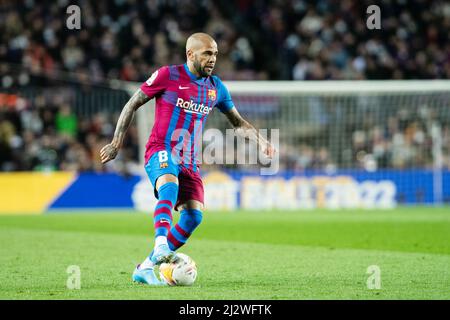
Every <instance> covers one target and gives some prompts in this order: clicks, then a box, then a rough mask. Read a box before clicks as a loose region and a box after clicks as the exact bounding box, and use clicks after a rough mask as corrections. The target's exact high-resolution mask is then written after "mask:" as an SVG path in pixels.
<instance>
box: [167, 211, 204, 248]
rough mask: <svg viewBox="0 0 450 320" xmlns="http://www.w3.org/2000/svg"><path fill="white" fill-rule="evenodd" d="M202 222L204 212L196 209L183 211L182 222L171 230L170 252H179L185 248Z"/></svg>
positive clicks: (168, 239) (168, 237)
mask: <svg viewBox="0 0 450 320" xmlns="http://www.w3.org/2000/svg"><path fill="white" fill-rule="evenodd" d="M201 222H202V212H201V211H200V210H196V209H184V210H182V211H181V215H180V220H179V221H178V223H177V224H176V225H175V226H173V227H172V229H170V232H169V234H168V236H167V242H168V244H169V248H170V250H173V251H175V250H177V249H178V248H180V247H181V246H183V245H184V244H185V243H186V241H187V239H188V238H189V237H190V236H191V234H192V232H194V230H195V228H197V226H198V225H199V224H200V223H201Z"/></svg>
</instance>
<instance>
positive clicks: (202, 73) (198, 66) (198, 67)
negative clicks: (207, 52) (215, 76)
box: [194, 60, 212, 77]
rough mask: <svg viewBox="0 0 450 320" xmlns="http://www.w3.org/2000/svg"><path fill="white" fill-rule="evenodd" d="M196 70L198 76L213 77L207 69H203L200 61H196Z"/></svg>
mask: <svg viewBox="0 0 450 320" xmlns="http://www.w3.org/2000/svg"><path fill="white" fill-rule="evenodd" d="M194 68H195V71H197V72H198V74H199V75H200V76H202V77H208V76H210V75H211V73H208V72H207V71H206V70H205V68H203V67H202V65H201V64H200V61H198V60H194ZM211 72H212V71H211Z"/></svg>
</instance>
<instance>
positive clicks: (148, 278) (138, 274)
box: [132, 264, 165, 286]
mask: <svg viewBox="0 0 450 320" xmlns="http://www.w3.org/2000/svg"><path fill="white" fill-rule="evenodd" d="M139 267H140V264H139V265H138V266H137V267H136V269H134V272H133V277H132V279H133V281H134V282H139V283H144V284H148V285H151V286H163V285H165V283H164V282H162V281H161V280H159V279H158V278H157V277H156V275H155V270H154V268H146V269H139Z"/></svg>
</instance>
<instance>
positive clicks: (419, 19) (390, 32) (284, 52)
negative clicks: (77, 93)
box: [0, 0, 450, 86]
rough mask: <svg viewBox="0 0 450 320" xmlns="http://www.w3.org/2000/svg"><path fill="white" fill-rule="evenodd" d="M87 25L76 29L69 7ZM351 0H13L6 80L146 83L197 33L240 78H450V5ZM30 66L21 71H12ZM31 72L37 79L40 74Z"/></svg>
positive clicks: (179, 57)
mask: <svg viewBox="0 0 450 320" xmlns="http://www.w3.org/2000/svg"><path fill="white" fill-rule="evenodd" d="M72 4H78V5H79V7H80V9H81V29H80V30H68V29H67V27H66V19H67V18H68V17H69V14H67V13H66V9H67V7H68V6H69V5H72ZM372 4H373V1H371V0H363V1H351V0H344V1H338V0H317V1H312V0H311V1H306V0H278V1H276V0H272V1H252V0H233V1H230V0H227V1H225V0H222V1H211V0H202V1H188V0H147V1H137V0H108V1H107V0H97V1H87V0H84V1H83V0H80V1H67V0H58V1H46V0H43V1H36V0H23V1H12V0H9V1H8V0H5V1H2V3H1V4H0V61H1V62H0V70H1V71H2V72H1V74H2V75H3V78H2V79H1V80H2V84H3V86H12V85H13V84H15V83H16V82H17V83H18V84H27V83H28V82H29V81H30V78H32V76H36V75H41V74H43V75H48V76H55V75H58V74H59V73H63V74H64V73H67V74H70V75H73V76H74V77H76V78H78V80H80V81H90V82H94V83H95V82H102V81H104V80H105V79H122V80H133V81H142V80H145V79H146V78H147V77H148V75H149V74H151V72H152V71H153V70H155V69H156V68H157V67H159V66H161V65H166V64H177V63H183V62H184V60H185V52H184V46H185V41H186V38H187V36H188V35H189V34H191V33H192V32H195V31H200V30H201V31H204V32H207V33H210V34H211V35H212V36H213V37H215V39H216V40H217V42H218V47H219V51H220V56H219V59H218V63H217V68H216V72H217V74H219V75H220V76H221V77H222V78H223V79H226V80H227V79H232V80H245V79H248V80H255V79H270V80H282V79H284V80H289V79H294V80H304V79H306V80H321V79H436V78H449V77H450V41H449V32H448V30H450V4H449V3H448V1H444V0H436V1H426V0H408V1H406V0H395V1H394V0H393V1H382V2H381V3H380V4H379V7H380V10H381V30H370V29H368V28H367V25H366V21H367V18H368V16H369V14H367V12H366V10H367V7H368V6H370V5H372ZM17 65H21V66H25V68H26V72H25V74H21V77H20V78H17V79H16V78H14V77H12V76H9V77H7V75H8V73H9V71H10V69H11V68H14V66H17ZM30 76H31V77H30Z"/></svg>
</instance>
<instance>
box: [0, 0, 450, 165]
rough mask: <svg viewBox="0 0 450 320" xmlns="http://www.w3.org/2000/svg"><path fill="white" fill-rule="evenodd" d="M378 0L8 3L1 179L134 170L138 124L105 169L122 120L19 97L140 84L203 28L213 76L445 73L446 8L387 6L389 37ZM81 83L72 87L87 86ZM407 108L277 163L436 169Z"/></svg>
mask: <svg viewBox="0 0 450 320" xmlns="http://www.w3.org/2000/svg"><path fill="white" fill-rule="evenodd" d="M72 4H76V5H78V6H79V7H80V9H81V29H80V30H68V29H67V27H66V19H67V18H68V17H69V14H68V13H67V12H66V9H67V7H68V6H69V5H72ZM372 4H373V3H372V1H370V0H362V1H351V0H344V1H338V0H317V1H312V0H311V1H305V0H283V1H282V0H279V1H277V0H272V1H252V0H226V1H225V0H220V1H211V0H201V1H188V0H146V1H137V0H108V1H107V0H97V1H87V0H80V1H68V0H58V1H50V0H42V1H37V0H23V1H13V0H4V1H2V2H1V3H0V88H1V91H0V171H12V170H75V171H104V170H109V169H114V170H124V171H127V172H130V171H133V170H134V169H135V168H136V166H137V165H138V162H139V155H138V154H139V142H138V133H137V129H136V127H135V126H132V127H131V128H130V130H129V133H128V135H127V141H126V146H125V149H124V151H123V152H121V153H120V156H119V161H116V162H114V164H110V165H108V166H106V167H105V166H102V165H101V163H100V160H99V153H98V151H99V149H100V148H101V146H102V145H104V144H105V143H107V142H108V141H109V139H110V138H111V136H112V133H113V130H114V126H115V123H116V120H117V117H118V113H117V112H115V113H108V112H91V113H90V114H89V115H87V114H83V113H81V112H80V110H77V106H76V105H75V104H73V103H72V102H71V100H70V99H60V100H58V99H54V98H49V97H48V96H47V95H39V94H38V95H37V96H34V98H33V99H24V102H23V103H22V102H21V101H16V99H19V100H20V99H22V97H21V96H22V95H21V92H23V90H24V89H25V88H28V87H46V88H47V90H56V91H57V90H59V89H60V86H61V85H65V86H66V87H67V88H71V87H72V86H73V84H74V83H76V84H88V85H89V86H92V87H93V88H94V87H95V86H104V85H105V84H106V83H107V82H108V81H109V80H114V79H120V80H125V81H144V80H145V79H147V78H148V76H149V74H151V73H152V72H153V70H155V69H156V68H158V67H159V66H161V65H166V64H178V63H183V62H184V61H185V52H184V50H185V49H184V46H185V41H186V38H187V36H189V35H190V34H191V33H193V32H197V31H203V32H207V33H209V34H211V35H212V36H213V37H214V38H215V39H216V40H217V43H218V47H219V52H220V53H219V58H218V62H217V65H216V69H215V72H216V73H217V74H218V75H220V76H221V78H223V79H225V80H324V79H327V80H328V79H339V80H345V79H441V78H442V79H445V78H450V38H449V34H450V33H449V32H448V30H450V4H449V3H448V2H447V1H443V0H442V1H441V0H436V1H432V2H430V1H426V0H408V1H406V0H392V1H382V2H381V3H379V4H378V5H379V7H380V10H381V30H370V29H368V28H367V26H366V20H367V18H368V14H367V13H366V9H367V7H368V6H369V5H372ZM49 79H50V82H49ZM51 79H53V80H54V81H53V82H52V81H51ZM62 79H63V81H62ZM75 86H76V87H77V88H76V89H73V90H78V91H79V90H80V88H79V87H78V85H75ZM52 87H53V89H52ZM12 100H14V101H13V102H11V101H12ZM405 112H406V113H408V111H401V112H400V111H399V113H398V114H396V115H393V116H391V117H389V118H388V119H386V121H385V122H382V123H376V124H372V125H370V126H365V127H351V128H346V130H344V131H343V133H342V135H343V137H342V139H341V141H348V143H347V142H345V143H342V145H334V146H331V145H330V143H329V141H327V140H326V138H324V137H321V136H317V137H315V138H314V139H313V140H314V141H311V139H310V140H309V141H301V139H300V140H298V141H297V142H295V143H287V142H286V141H282V145H281V146H280V157H281V158H280V162H281V163H280V167H281V168H284V169H293V170H304V169H326V170H334V169H335V168H337V167H357V168H365V169H368V170H371V169H373V168H409V167H431V166H432V165H433V163H434V160H433V159H434V156H433V155H432V153H433V150H432V147H433V145H432V142H431V140H432V139H431V131H432V129H431V126H430V122H429V121H423V119H422V120H421V119H416V118H414V117H410V115H406V116H405ZM405 117H406V118H408V117H409V118H408V120H407V121H405V120H404V119H405ZM441 133H442V144H443V156H442V157H443V158H442V161H443V165H444V166H446V167H448V168H450V156H449V154H450V126H449V124H448V123H443V125H442V128H441ZM336 150H337V151H336ZM112 166H115V168H113V167H112Z"/></svg>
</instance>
